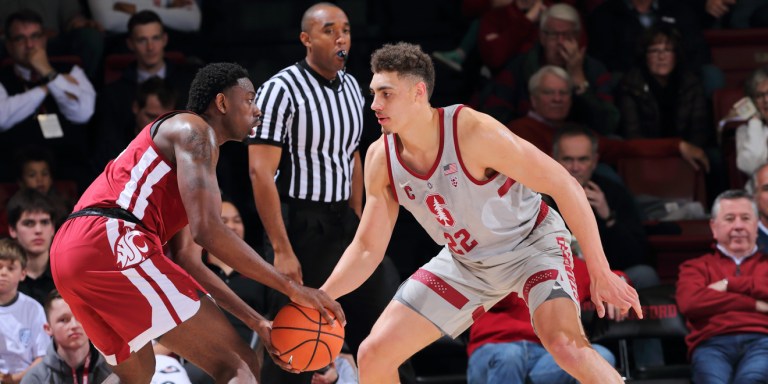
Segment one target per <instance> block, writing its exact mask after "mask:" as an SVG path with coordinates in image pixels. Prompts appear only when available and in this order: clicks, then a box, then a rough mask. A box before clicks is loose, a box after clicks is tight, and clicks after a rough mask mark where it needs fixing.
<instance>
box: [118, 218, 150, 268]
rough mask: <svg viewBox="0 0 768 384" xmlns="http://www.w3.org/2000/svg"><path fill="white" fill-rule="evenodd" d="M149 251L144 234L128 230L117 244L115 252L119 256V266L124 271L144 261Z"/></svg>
mask: <svg viewBox="0 0 768 384" xmlns="http://www.w3.org/2000/svg"><path fill="white" fill-rule="evenodd" d="M126 229H129V228H126ZM148 250H149V245H148V244H147V241H146V240H145V239H144V234H143V233H141V232H139V231H137V230H127V231H125V232H124V233H123V234H122V235H121V236H120V237H119V238H118V239H117V241H116V242H115V249H114V250H113V252H114V254H115V256H117V266H118V267H119V268H121V269H122V268H128V267H130V266H132V265H134V264H138V263H140V262H142V261H144V259H145V258H146V253H147V251H148Z"/></svg>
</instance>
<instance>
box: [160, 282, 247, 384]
mask: <svg viewBox="0 0 768 384" xmlns="http://www.w3.org/2000/svg"><path fill="white" fill-rule="evenodd" d="M200 303H201V305H200V309H199V310H198V312H197V313H196V314H195V315H194V316H192V317H191V318H189V319H188V320H187V321H185V322H183V323H181V324H179V325H178V326H177V327H176V328H174V329H172V330H170V331H169V332H167V333H166V334H164V335H163V336H162V337H161V338H160V343H161V344H163V345H164V346H166V347H168V348H170V349H171V350H172V351H174V352H175V353H177V354H178V355H179V356H181V357H183V358H185V359H187V360H189V361H191V362H192V363H193V364H195V365H197V366H198V367H200V368H201V369H202V370H203V371H205V372H206V373H208V374H209V375H211V377H213V378H214V379H215V380H216V382H217V383H223V382H227V381H233V382H238V383H254V382H256V378H255V375H258V372H259V369H260V367H259V366H258V363H257V359H256V354H255V353H254V352H253V351H252V350H251V349H250V348H249V347H248V346H247V345H246V344H245V342H244V341H243V340H242V339H240V337H239V336H238V335H237V332H235V329H234V328H232V325H230V324H229V322H228V321H227V319H226V317H224V314H223V313H221V311H220V310H219V308H218V307H216V305H215V304H213V302H212V301H211V300H209V299H208V298H207V297H204V298H202V299H201V300H200ZM150 349H151V348H150Z"/></svg>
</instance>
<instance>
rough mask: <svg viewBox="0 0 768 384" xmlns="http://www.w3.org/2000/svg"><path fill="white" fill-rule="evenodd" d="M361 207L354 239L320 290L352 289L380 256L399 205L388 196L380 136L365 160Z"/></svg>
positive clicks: (333, 294) (333, 292) (335, 295)
mask: <svg viewBox="0 0 768 384" xmlns="http://www.w3.org/2000/svg"><path fill="white" fill-rule="evenodd" d="M364 178H365V192H366V199H365V207H364V208H363V216H362V218H361V219H360V225H359V226H358V227H357V232H356V233H355V238H354V240H352V243H351V244H350V245H349V246H348V247H347V249H346V251H344V254H343V255H342V256H341V259H340V260H339V263H338V264H336V268H334V269H333V272H332V273H331V276H329V277H328V280H326V282H325V284H323V286H322V287H320V290H322V291H325V292H327V293H328V295H330V296H331V297H333V298H339V297H340V296H343V295H345V294H347V293H349V292H352V291H354V290H355V289H357V287H359V286H360V285H361V284H363V283H364V282H365V281H366V280H367V279H368V278H369V277H370V276H371V274H372V273H373V271H374V270H375V269H376V267H377V266H378V265H379V263H381V260H382V259H383V258H384V252H385V251H386V250H387V245H388V244H389V239H390V238H391V237H392V230H393V229H394V227H395V221H397V214H398V212H399V205H398V203H397V201H396V200H395V197H394V196H393V195H392V193H393V192H392V189H391V187H390V184H389V174H388V171H387V160H386V153H385V150H384V141H383V138H380V139H379V140H378V141H376V142H375V143H373V144H372V145H371V146H370V148H369V149H368V154H367V156H366V159H365V177H364Z"/></svg>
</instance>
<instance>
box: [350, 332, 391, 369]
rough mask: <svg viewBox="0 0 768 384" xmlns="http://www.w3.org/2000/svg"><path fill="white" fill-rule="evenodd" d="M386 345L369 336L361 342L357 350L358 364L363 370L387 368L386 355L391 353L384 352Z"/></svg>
mask: <svg viewBox="0 0 768 384" xmlns="http://www.w3.org/2000/svg"><path fill="white" fill-rule="evenodd" d="M383 350H384V346H383V345H382V343H381V342H379V341H378V340H377V339H375V338H372V337H370V336H369V337H367V338H366V339H365V340H363V342H362V343H361V344H360V347H359V348H358V350H357V364H358V367H359V369H360V370H361V371H370V370H375V369H377V367H381V368H386V365H387V361H386V360H385V357H386V356H388V355H389V354H387V353H383Z"/></svg>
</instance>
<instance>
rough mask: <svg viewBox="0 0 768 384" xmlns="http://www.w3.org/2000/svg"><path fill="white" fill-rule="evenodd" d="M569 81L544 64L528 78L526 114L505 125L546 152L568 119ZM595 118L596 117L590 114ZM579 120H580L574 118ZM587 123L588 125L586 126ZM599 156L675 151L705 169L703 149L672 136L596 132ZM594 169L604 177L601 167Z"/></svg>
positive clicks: (610, 159) (606, 158) (604, 158)
mask: <svg viewBox="0 0 768 384" xmlns="http://www.w3.org/2000/svg"><path fill="white" fill-rule="evenodd" d="M571 89H572V82H571V78H570V76H568V73H567V72H565V70H563V69H562V68H559V67H555V66H551V65H548V66H544V67H542V68H541V69H539V70H538V71H537V72H536V73H535V74H534V75H533V76H531V79H530V80H529V81H528V90H529V93H530V95H531V110H530V111H529V112H528V115H527V116H525V117H522V118H519V119H516V120H513V121H512V122H510V123H509V124H508V125H507V127H508V128H509V129H510V130H511V131H512V132H514V133H515V134H516V135H518V136H520V137H522V138H523V139H525V140H527V141H529V142H530V143H531V144H533V145H535V146H536V147H537V148H539V149H540V150H541V151H542V152H545V153H550V151H552V145H553V144H554V137H555V134H556V133H557V131H558V130H559V129H560V128H561V127H562V126H563V125H564V124H565V123H566V122H567V121H570V119H569V116H572V115H573V114H572V113H571V110H572V109H573V108H572V105H573V102H574V97H573V94H572V92H571ZM593 117H594V118H599V117H600V116H593ZM576 120H581V119H576ZM587 126H589V125H587ZM598 137H599V139H598V141H599V146H598V153H599V154H600V159H601V160H602V161H605V162H606V163H609V164H613V163H614V162H615V161H616V160H617V159H618V158H619V157H620V156H675V155H677V154H679V155H680V156H682V157H683V158H684V159H685V160H686V161H688V162H689V163H691V165H692V166H694V167H698V166H700V165H701V166H703V167H704V168H705V169H708V168H707V167H708V166H709V161H708V160H707V157H706V154H705V153H704V151H703V150H702V149H701V148H699V147H697V146H695V145H693V144H691V143H688V142H686V141H682V140H680V139H678V138H674V139H653V140H616V139H610V138H607V137H605V136H600V135H598ZM598 171H599V172H600V173H601V174H603V175H604V176H607V175H608V174H609V173H613V174H615V172H608V171H607V170H606V169H605V167H604V166H600V165H598Z"/></svg>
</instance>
